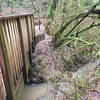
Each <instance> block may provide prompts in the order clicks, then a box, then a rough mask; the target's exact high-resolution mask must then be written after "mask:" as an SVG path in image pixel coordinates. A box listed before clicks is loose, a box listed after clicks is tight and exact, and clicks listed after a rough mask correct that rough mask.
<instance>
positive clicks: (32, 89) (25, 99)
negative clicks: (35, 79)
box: [22, 83, 52, 100]
mask: <svg viewBox="0 0 100 100" xmlns="http://www.w3.org/2000/svg"><path fill="white" fill-rule="evenodd" d="M51 89H52V87H51V85H49V84H47V83H41V84H32V85H25V87H24V92H23V96H22V100H45V99H42V96H44V95H45V94H47V93H48V92H49V91H50V90H51ZM40 98H41V99H40ZM46 100H47V99H46Z"/></svg>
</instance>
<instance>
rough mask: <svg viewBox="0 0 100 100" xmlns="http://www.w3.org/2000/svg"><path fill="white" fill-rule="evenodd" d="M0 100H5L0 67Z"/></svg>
mask: <svg viewBox="0 0 100 100" xmlns="http://www.w3.org/2000/svg"><path fill="white" fill-rule="evenodd" d="M0 100H6V92H5V86H4V81H3V77H2V73H1V66H0Z"/></svg>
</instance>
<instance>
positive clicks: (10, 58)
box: [3, 21, 17, 85]
mask: <svg viewBox="0 0 100 100" xmlns="http://www.w3.org/2000/svg"><path fill="white" fill-rule="evenodd" d="M3 25H4V26H3V34H4V39H5V43H6V47H7V54H8V55H7V56H8V61H9V64H10V70H11V74H12V76H13V80H14V84H15V85H16V79H17V76H16V73H15V70H14V66H15V64H14V58H13V55H12V48H11V42H10V37H9V30H8V25H7V22H6V21H4V23H3Z"/></svg>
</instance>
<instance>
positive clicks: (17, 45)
mask: <svg viewBox="0 0 100 100" xmlns="http://www.w3.org/2000/svg"><path fill="white" fill-rule="evenodd" d="M15 21H16V20H13V29H14V35H15V41H16V47H17V59H18V65H19V75H20V74H21V66H22V65H21V54H20V45H19V38H18V33H17V31H16V26H15V24H16V22H15Z"/></svg>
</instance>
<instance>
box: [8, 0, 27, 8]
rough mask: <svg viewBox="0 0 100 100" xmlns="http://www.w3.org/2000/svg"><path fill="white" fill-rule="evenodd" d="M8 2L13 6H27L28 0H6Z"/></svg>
mask: <svg viewBox="0 0 100 100" xmlns="http://www.w3.org/2000/svg"><path fill="white" fill-rule="evenodd" d="M6 2H7V4H8V5H9V6H11V7H19V6H22V7H25V5H26V3H27V0H6Z"/></svg>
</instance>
